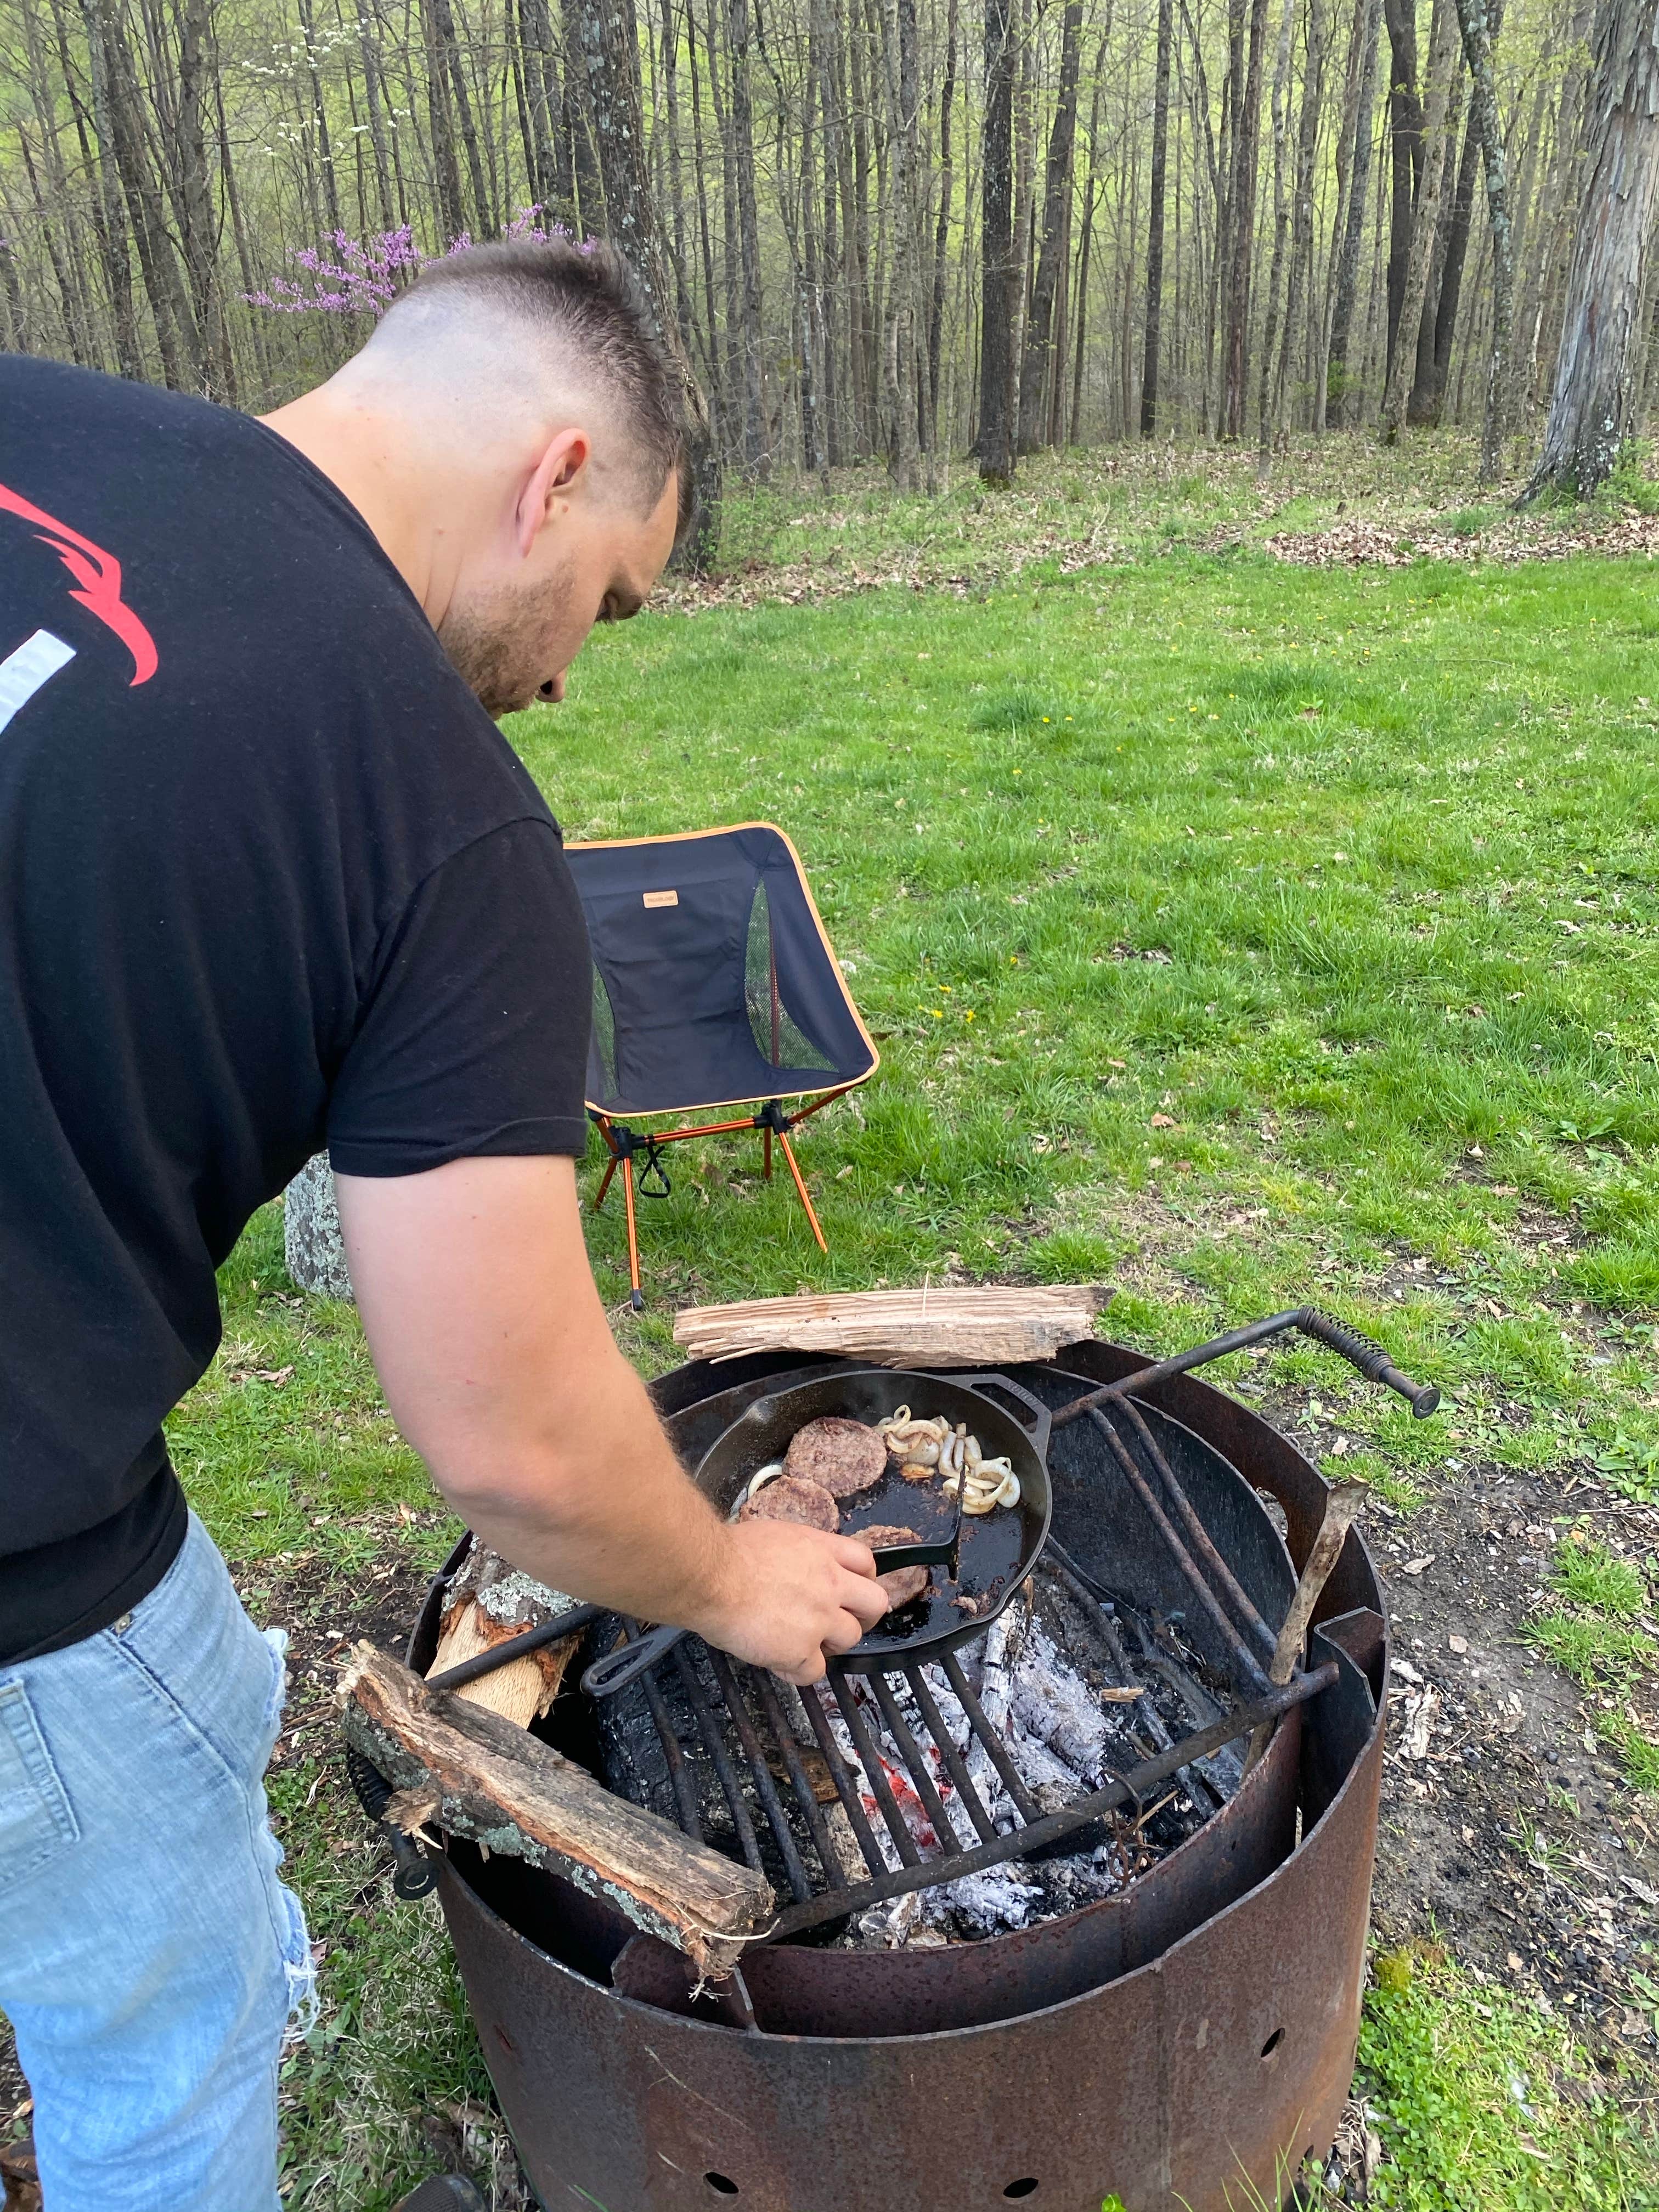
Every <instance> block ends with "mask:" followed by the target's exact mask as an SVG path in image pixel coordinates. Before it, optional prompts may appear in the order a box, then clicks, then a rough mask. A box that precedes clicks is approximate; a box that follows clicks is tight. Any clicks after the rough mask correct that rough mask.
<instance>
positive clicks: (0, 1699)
mask: <svg viewBox="0 0 1659 2212" xmlns="http://www.w3.org/2000/svg"><path fill="white" fill-rule="evenodd" d="M283 1679H284V1678H283V1637H282V1636H281V1634H280V1632H276V1631H272V1632H270V1633H269V1634H268V1635H264V1636H262V1635H261V1634H260V1633H259V1632H258V1629H256V1628H255V1627H254V1626H253V1624H252V1621H251V1620H249V1619H248V1617H247V1615H246V1613H244V1612H243V1610H242V1607H241V1604H240V1601H239V1600H238V1598H237V1595H236V1592H235V1589H234V1587H233V1586H232V1583H231V1579H230V1575H229V1571H228V1569H227V1568H226V1565H225V1563H224V1561H223V1560H222V1559H221V1558H220V1556H219V1553H218V1552H217V1551H216V1549H215V1547H214V1545H213V1543H212V1541H211V1540H210V1537H209V1536H208V1534H207V1533H206V1531H205V1530H204V1528H202V1526H201V1523H200V1522H198V1521H197V1520H196V1519H195V1517H194V1516H191V1523H190V1530H189V1534H187V1535H186V1537H185V1541H184V1544H183V1547H181V1549H180V1551H179V1556H178V1558H177V1559H175V1560H174V1561H173V1565H172V1566H171V1567H170V1568H169V1569H168V1570H167V1574H166V1575H165V1576H164V1577H162V1579H161V1582H160V1583H158V1584H157V1586H156V1587H155V1589H153V1590H152V1591H151V1592H150V1594H149V1596H148V1597H147V1598H145V1599H144V1600H143V1602H142V1603H141V1604H139V1605H138V1606H137V1607H135V1608H134V1609H133V1611H132V1612H131V1613H127V1614H125V1616H124V1617H123V1618H122V1619H121V1620H118V1621H117V1622H115V1623H114V1625H113V1626H112V1627H109V1628H106V1629H104V1630H103V1631H101V1632H100V1633H99V1634H98V1635H96V1636H88V1637H87V1638H85V1639H84V1640H83V1641H82V1642H81V1643H79V1644H71V1645H70V1647H69V1648H68V1650H63V1651H52V1652H48V1653H47V1654H46V1656H45V1657H43V1658H40V1659H29V1660H25V1661H23V1662H21V1663H20V1664H18V1665H16V1666H12V1667H0V2011H3V2012H4V2013H5V2014H6V2015H7V2016H8V2017H9V2020H10V2021H11V2024H12V2027H13V2028H14V2029H15V2033H16V2036H17V2053H18V2057H19V2059H20V2060H21V2064H22V2068H23V2071H24V2073H25V2074H26V2075H27V2077H28V2081H29V2087H30V2088H31V2089H32V2090H33V2094H34V2104H35V2109H34V2141H35V2148H36V2151H37V2154H38V2155H39V2158H40V2179H41V2184H42V2187H43V2191H44V2194H45V2198H46V2212H277V2196H276V2062H277V2056H278V2053H279V2051H280V2050H281V2047H282V2040H283V2027H284V2025H285V2023H286V2022H287V2021H289V2018H290V2017H291V2016H292V2015H293V2014H294V2013H295V2010H296V2009H300V2008H304V2007H305V2006H306V2005H307V2003H308V2001H309V1998H310V1994H311V1954H310V1947H309V1945H308V1943H307V1939H306V1931H305V1923H304V1921H303V1920H302V1919H301V1914H300V1907H299V1903H298V1900H297V1899H295V1896H294V1895H293V1893H292V1892H291V1891H289V1890H288V1889H287V1888H285V1887H283V1883H282V1882H280V1881H278V1880H277V1877H276V1869H277V1867H278V1865H279V1864H280V1863H281V1861H282V1856H283V1854H282V1851H281V1850H280V1848H279V1847H278V1845H277V1843H276V1838H275V1837H274V1836H273V1835H272V1834H271V1832H270V1823H269V1821H268V1820H267V1819H266V1817H265V1796H264V1783H263V1778H264V1770H265V1762H266V1760H267V1759H269V1758H270V1750H271V1746H272V1745H273V1744H274V1743H275V1741H276V1725H277V1720H278V1717H279V1715H280V1713H281V1711H282V1702H283Z"/></svg>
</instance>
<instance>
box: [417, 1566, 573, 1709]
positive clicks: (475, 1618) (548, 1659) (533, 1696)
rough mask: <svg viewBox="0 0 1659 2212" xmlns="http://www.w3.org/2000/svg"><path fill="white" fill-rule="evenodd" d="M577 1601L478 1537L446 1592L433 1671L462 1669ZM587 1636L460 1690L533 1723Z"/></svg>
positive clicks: (478, 1701) (549, 1647)
mask: <svg viewBox="0 0 1659 2212" xmlns="http://www.w3.org/2000/svg"><path fill="white" fill-rule="evenodd" d="M575 1602H576V1601H575V1600H574V1598H569V1597H566V1596H565V1595H564V1594H563V1592H562V1591H561V1590H556V1589H549V1588H548V1586H547V1584H546V1583H538V1582H535V1581H532V1578H531V1577H530V1576H528V1575H526V1574H525V1573H523V1572H521V1571H520V1569H519V1568H517V1567H510V1566H508V1565H507V1561H506V1560H505V1559H502V1558H501V1555H500V1553H496V1552H492V1551H491V1550H490V1548H489V1546H488V1545H487V1544H481V1543H480V1542H479V1541H478V1540H477V1537H476V1536H475V1537H474V1538H473V1539H472V1547H471V1550H470V1551H469V1552H468V1553H467V1555H466V1557H465V1559H463V1560H462V1562H461V1564H460V1565H459V1568H458V1569H457V1570H456V1572H455V1574H454V1576H453V1578H452V1579H451V1581H450V1584H449V1587H448V1589H447V1590H446V1591H445V1592H444V1603H443V1617H442V1621H441V1626H440V1629H439V1633H438V1649H437V1653H436V1656H435V1657H434V1659H433V1662H432V1665H431V1667H430V1668H429V1669H428V1671H429V1672H430V1673H432V1674H442V1673H443V1672H444V1670H445V1668H448V1667H459V1665H460V1664H461V1662H462V1661H463V1660H465V1659H472V1658H476V1657H477V1655H478V1653H479V1652H481V1651H487V1650H489V1648H490V1646H491V1645H492V1644H505V1643H506V1641H507V1638H509V1637H510V1636H518V1635H520V1634H522V1632H524V1631H525V1630H526V1629H527V1628H539V1627H540V1626H541V1625H542V1623H543V1622H544V1620H553V1619H554V1618H555V1617H556V1615H557V1614H559V1613H568V1611H569V1610H570V1608H571V1607H572V1606H573V1605H574V1603H575ZM580 1640H581V1639H580V1636H579V1635H578V1636H566V1637H562V1638H560V1640H559V1642H558V1643H556V1644H546V1645H544V1647H543V1649H542V1650H539V1651H532V1652H527V1653H526V1655H525V1656H524V1657H523V1658H522V1659H509V1660H508V1661H507V1664H506V1665H505V1666H504V1667H499V1668H496V1670H495V1673H494V1674H481V1675H480V1676H479V1678H478V1680H477V1681H476V1682H469V1683H467V1684H466V1685H465V1687H464V1688H463V1689H460V1690H458V1691H457V1692H456V1693H455V1694H456V1695H457V1696H458V1697H461V1698H466V1699H470V1701H471V1703H472V1704H473V1705H483V1706H484V1707H485V1708H486V1709H487V1710H488V1711H490V1712H493V1713H500V1714H501V1717H503V1719H505V1720H509V1721H515V1722H517V1723H518V1725H519V1726H520V1728H528V1727H529V1725H530V1723H531V1722H532V1721H533V1720H538V1719H539V1718H540V1717H541V1715H542V1714H543V1713H544V1712H545V1711H547V1709H548V1707H549V1706H550V1705H551V1704H552V1702H553V1700H554V1699H555V1698H556V1697H557V1696H558V1694H559V1686H560V1684H561V1683H562V1681H563V1680H564V1673H565V1668H567V1667H568V1665H569V1664H570V1660H571V1655H572V1654H573V1653H574V1650H575V1649H576V1646H577V1644H579V1643H580Z"/></svg>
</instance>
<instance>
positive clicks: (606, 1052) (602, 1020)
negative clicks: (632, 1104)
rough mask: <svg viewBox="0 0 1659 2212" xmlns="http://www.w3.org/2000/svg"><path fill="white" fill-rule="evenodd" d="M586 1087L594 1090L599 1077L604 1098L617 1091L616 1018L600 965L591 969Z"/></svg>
mask: <svg viewBox="0 0 1659 2212" xmlns="http://www.w3.org/2000/svg"><path fill="white" fill-rule="evenodd" d="M587 1061H588V1085H587V1087H588V1089H589V1091H592V1090H593V1089H594V1084H593V1077H594V1075H595V1073H597V1074H598V1077H599V1089H600V1090H601V1091H603V1092H604V1093H605V1095H606V1096H607V1097H609V1096H611V1094H612V1093H614V1091H616V1088H617V1017H616V1015H615V1014H614V1013H613V1012H611V994H610V992H609V991H607V990H606V989H605V977H604V976H603V975H601V974H600V972H599V963H598V962H597V961H596V962H595V963H594V966H593V1030H592V1036H591V1037H590V1039H589V1041H588V1048H587Z"/></svg>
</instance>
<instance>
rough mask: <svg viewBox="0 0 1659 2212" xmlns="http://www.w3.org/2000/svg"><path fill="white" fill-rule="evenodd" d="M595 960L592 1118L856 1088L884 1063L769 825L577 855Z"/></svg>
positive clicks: (579, 850)
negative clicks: (860, 1017) (602, 1115)
mask: <svg viewBox="0 0 1659 2212" xmlns="http://www.w3.org/2000/svg"><path fill="white" fill-rule="evenodd" d="M567 857H568V860H569V862H570V867H571V872H572V873H573V874H574V877H575V879H576V889H577V891H578V892H579V894H580V897H581V902H582V908H583V911H584V913H585V914H586V917H587V931H588V935H589V938H590V939H592V947H593V1041H592V1047H591V1048H590V1050H589V1054H588V1062H587V1103H588V1104H589V1105H590V1106H591V1107H592V1108H593V1109H594V1110H595V1111H597V1112H599V1113H602V1114H608V1115H641V1114H678V1113H684V1112H690V1111H700V1110H702V1109H705V1108H708V1107H713V1106H738V1105H745V1104H748V1103H751V1102H755V1101H759V1100H764V1099H771V1098H797V1097H803V1096H805V1094H806V1093H808V1092H810V1091H833V1090H836V1089H837V1088H839V1086H840V1085H842V1084H849V1083H859V1082H861V1081H862V1080H863V1079H864V1078H865V1077H866V1075H868V1074H870V1073H872V1070H873V1069H874V1068H875V1066H876V1065H877V1061H878V1054H877V1052H876V1048H875V1047H874V1046H873V1045H872V1043H871V1042H870V1039H869V1036H867V1034H866V1031H865V1028H864V1024H862V1022H860V1019H859V1016H858V1009H857V1008H856V1007H855V1006H854V1004H853V1002H852V1000H851V999H850V998H849V997H848V994H847V987H846V985H845V984H844V983H843V982H842V975H841V970H840V969H839V968H838V967H837V966H836V957H835V954H834V952H833V951H831V949H830V945H829V939H828V938H827V937H826V936H825V935H824V933H823V924H822V922H820V921H819V920H818V916H817V908H815V907H814V905H813V903H812V896H811V892H810V891H809V890H808V889H807V887H806V878H805V875H804V874H803V872H802V870H801V866H800V861H799V858H798V857H797V855H796V853H795V850H794V848H793V846H792V845H791V844H790V842H789V840H788V839H787V837H786V836H784V834H783V832H782V831H781V829H775V828H773V826H772V825H771V824H770V823H764V822H751V823H744V825H743V826H742V827H741V828H738V829H710V830H705V831H702V832H698V833H695V834H692V835H690V836H684V837H655V838H645V839H642V840H641V841H639V842H634V843H618V844H596V845H572V846H570V847H568V848H567Z"/></svg>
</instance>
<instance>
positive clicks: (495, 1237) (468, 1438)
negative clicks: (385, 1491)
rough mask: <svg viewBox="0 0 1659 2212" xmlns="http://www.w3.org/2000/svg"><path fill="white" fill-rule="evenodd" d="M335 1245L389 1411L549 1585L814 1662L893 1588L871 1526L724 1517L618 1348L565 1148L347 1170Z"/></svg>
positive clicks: (442, 1482) (811, 1670)
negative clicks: (885, 1586) (360, 1172)
mask: <svg viewBox="0 0 1659 2212" xmlns="http://www.w3.org/2000/svg"><path fill="white" fill-rule="evenodd" d="M337 1190H338V1194H339V1204H340V1225H341V1228H342V1231H343V1234H344V1237H345V1247H346V1257H347V1259H348V1261H349V1264H350V1267H351V1279H352V1285H353V1287H354V1289H355V1290H356V1294H357V1304H358V1309H359V1310H360V1312H361V1313H362V1318H363V1326H364V1328H365V1329H366V1330H367V1332H368V1343H369V1349H370V1351H371V1352H373V1353H374V1364H375V1366H376V1368H377V1369H378V1370H379V1372H380V1380H381V1383H382V1384H383V1385H384V1387H385V1389H386V1401H387V1403H388V1404H389V1405H390V1406H391V1407H392V1413H393V1414H394V1416H395V1417H396V1419H397V1421H398V1426H399V1427H400V1428H401V1429H402V1431H403V1432H404V1435H405V1436H406V1437H408V1438H409V1440H410V1443H412V1444H413V1445H414V1447H415V1449H416V1451H418V1452H419V1453H420V1455H421V1456H422V1459H424V1460H425V1462H426V1463H427V1465H428V1468H430V1469H431V1472H432V1475H433V1479H434V1480H435V1482H436V1483H437V1485H438V1487H439V1488H440V1489H441V1491H442V1492H443V1493H444V1496H445V1497H446V1498H447V1499H448V1500H449V1502H450V1504H452V1505H453V1507H454V1508H455V1510H456V1511H457V1512H458V1513H459V1514H461V1515H463V1516H465V1518H466V1520H467V1521H468V1522H471V1526H472V1527H473V1528H475V1529H476V1530H477V1533H478V1534H479V1535H480V1536H482V1537H483V1539H484V1540H485V1541H486V1542H487V1543H489V1544H490V1545H491V1546H493V1547H494V1548H495V1550H496V1551H498V1552H500V1553H501V1555H502V1556H503V1557H504V1558H505V1559H510V1560H511V1561H512V1562H513V1565H515V1566H520V1567H522V1568H524V1569H525V1571H526V1573H529V1574H532V1575H534V1576H536V1577H537V1578H538V1580H540V1581H542V1582H545V1583H551V1584H552V1585H553V1586H554V1587H555V1588H556V1589H565V1590H569V1591H571V1592H573V1593H574V1595H578V1596H580V1597H582V1598H586V1599H591V1600H592V1601H596V1602H598V1603H599V1604H604V1605H611V1606H615V1607H617V1610H618V1611H619V1612H625V1613H635V1614H637V1615H638V1616H640V1617H641V1618H642V1619H644V1620H667V1621H672V1622H673V1623H675V1625H676V1626H681V1627H686V1628H693V1629H696V1631H697V1632H698V1633H699V1634H700V1635H702V1636H704V1637H707V1638H708V1640H709V1642H710V1643H713V1644H718V1645H720V1647H721V1649H722V1650H727V1651H732V1652H734V1653H736V1654H737V1655H738V1657H740V1658H744V1659H748V1660H750V1661H752V1662H755V1663H756V1664H757V1665H760V1666H764V1667H769V1668H772V1669H773V1670H774V1671H775V1673H778V1674H783V1675H786V1676H787V1677H788V1678H789V1679H790V1680H792V1681H797V1682H806V1681H813V1680H817V1677H818V1676H819V1675H820V1674H822V1673H823V1660H824V1654H825V1653H826V1652H828V1653H830V1654H834V1653H835V1652H837V1651H846V1650H851V1649H852V1647H853V1645H854V1644H855V1643H856V1642H857V1641H858V1639H859V1638H860V1636H861V1635H862V1634H863V1633H864V1632H865V1631H866V1629H869V1628H873V1627H874V1626H875V1625H876V1623H877V1621H878V1620H880V1619H881V1617H882V1614H883V1613H884V1611H885V1608H886V1600H885V1598H884V1595H883V1594H882V1591H881V1589H880V1588H879V1586H878V1583H876V1582H875V1580H874V1579H873V1577H874V1571H875V1563H874V1561H873V1559H872V1557H871V1554H870V1552H869V1549H868V1547H867V1546H865V1545H863V1544H860V1543H858V1542H856V1541H854V1539H853V1538H851V1537H847V1536H826V1535H823V1534H821V1533H819V1532H818V1531H817V1530H815V1529H811V1528H795V1527H792V1526H790V1525H788V1524H787V1523H785V1522H771V1521H751V1522H742V1523H739V1524H737V1525H735V1526H734V1525H732V1524H730V1523H728V1522H725V1521H722V1520H721V1519H720V1516H718V1515H717V1514H716V1513H715V1512H714V1510H713V1508H712V1507H711V1506H710V1505H709V1504H708V1502H707V1500H706V1499H704V1498H703V1497H702V1494H701V1493H700V1492H699V1491H698V1490H697V1489H696V1486H695V1485H694V1484H693V1483H692V1482H691V1481H690V1480H689V1479H688V1477H687V1476H686V1475H685V1474H684V1471H683V1470H682V1469H681V1468H680V1466H679V1464H678V1462H677V1461H676V1459H675V1457H674V1455H673V1453H672V1452H671V1450H670V1449H669V1446H668V1442H667V1439H666V1437H665V1436H664V1435H663V1432H662V1430H661V1428H660V1427H659V1425H658V1421H657V1417H656V1414H655V1413H654V1411H653V1408H652V1406H651V1402H650V1401H649V1399H648V1398H647V1396H646V1394H645V1390H644V1388H643V1386H642V1385H641V1382H640V1379H639V1377H638V1376H636V1375H635V1372H634V1370H633V1369H632V1368H631V1367H630V1366H629V1364H628V1362H627V1361H626V1360H625V1359H624V1358H623V1356H622V1354H621V1352H618V1351H617V1346H616V1344H615V1342H614V1341H613V1340H612V1338H611V1330H610V1327H609V1324H608V1323H607V1322H606V1320H605V1310H604V1308H603V1307H602V1305H601V1304H600V1303H599V1292H598V1290H597V1289H596V1288H595V1286H594V1282H593V1277H592V1272H591V1270H590V1269H589V1267H588V1264H587V1252H586V1246H585V1245H584V1243H583V1242H582V1232H581V1218H580V1210H579V1207H578V1204H577V1198H576V1177H575V1165H574V1162H573V1161H571V1160H569V1159H568V1158H559V1157H556V1156H552V1155H547V1156H536V1157H532V1158H481V1159H466V1160H455V1161H452V1162H451V1163H450V1164H449V1165H448V1166H447V1167H441V1168H434V1169H431V1170H428V1172H427V1173H425V1174H423V1175H411V1176H388V1177H384V1178H383V1177H380V1176H345V1175H343V1176H338V1177H337Z"/></svg>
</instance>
